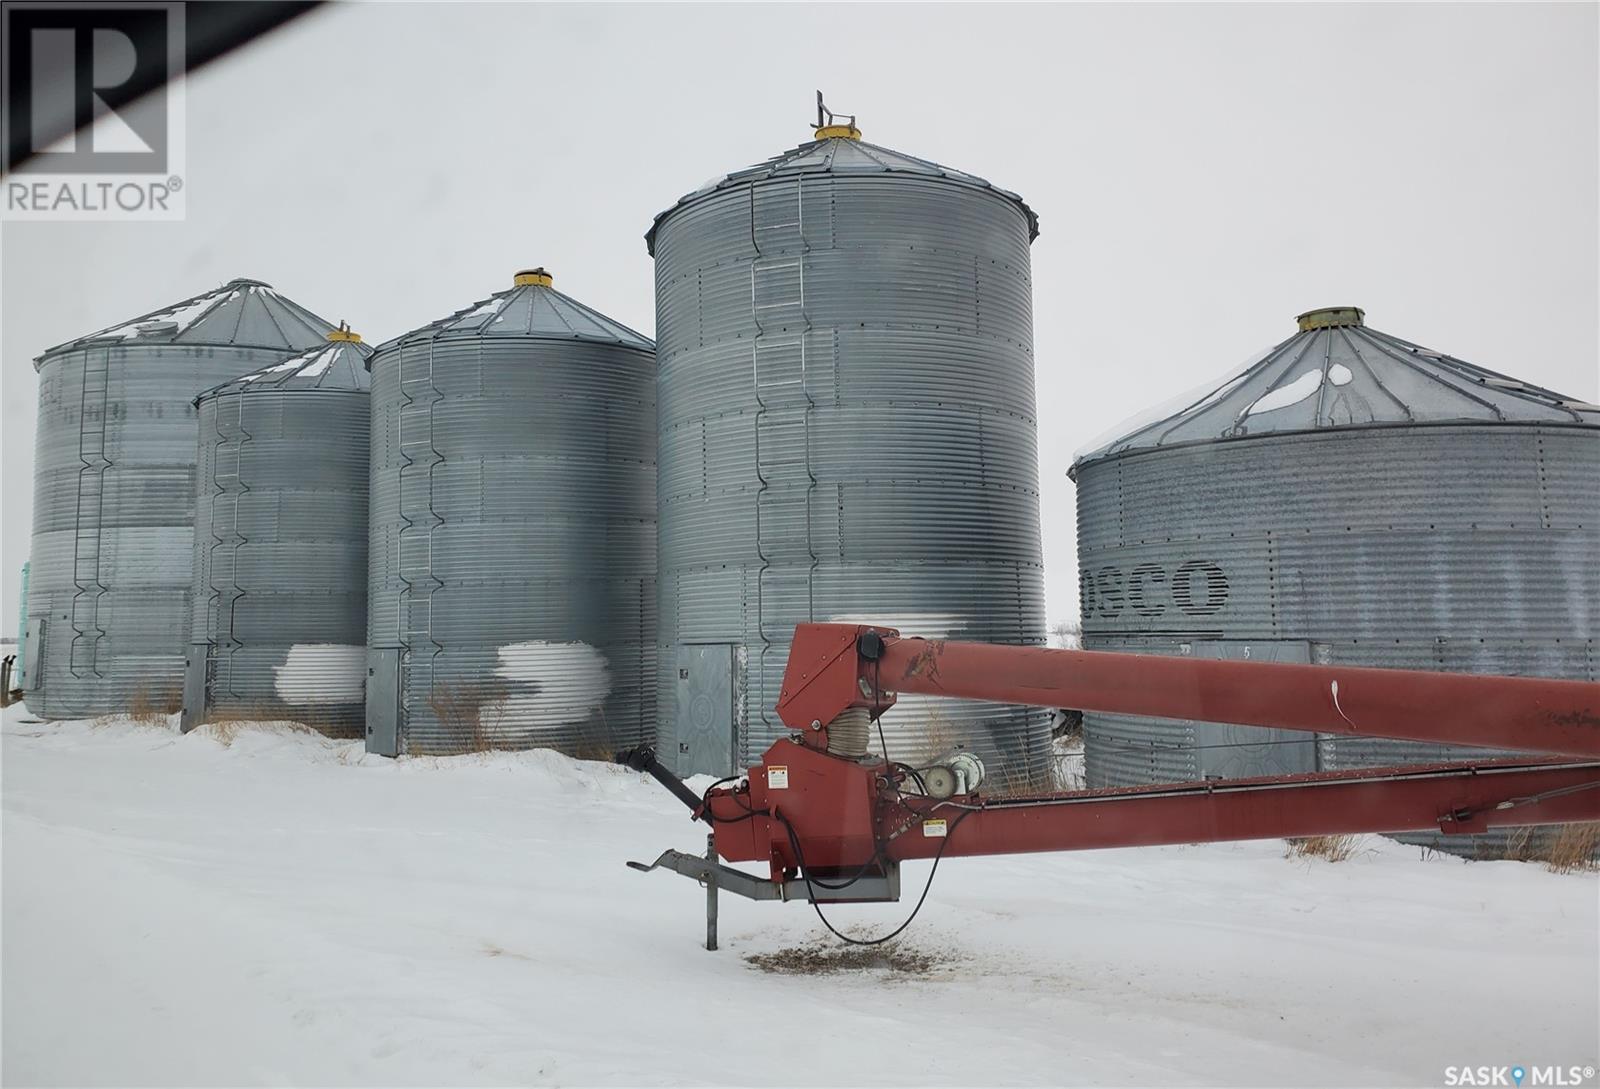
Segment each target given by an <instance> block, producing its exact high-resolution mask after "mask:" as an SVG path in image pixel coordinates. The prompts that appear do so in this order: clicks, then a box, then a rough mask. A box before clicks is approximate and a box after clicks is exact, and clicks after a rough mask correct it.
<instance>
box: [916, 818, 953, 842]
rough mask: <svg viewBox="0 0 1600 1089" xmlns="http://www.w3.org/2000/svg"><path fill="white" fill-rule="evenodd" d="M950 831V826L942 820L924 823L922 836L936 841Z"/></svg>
mask: <svg viewBox="0 0 1600 1089" xmlns="http://www.w3.org/2000/svg"><path fill="white" fill-rule="evenodd" d="M949 830H950V829H949V826H948V825H946V824H945V822H944V821H942V820H939V821H923V822H922V834H923V835H925V836H931V837H932V838H934V839H939V838H941V837H942V836H943V835H944V834H945V833H946V832H948V831H949Z"/></svg>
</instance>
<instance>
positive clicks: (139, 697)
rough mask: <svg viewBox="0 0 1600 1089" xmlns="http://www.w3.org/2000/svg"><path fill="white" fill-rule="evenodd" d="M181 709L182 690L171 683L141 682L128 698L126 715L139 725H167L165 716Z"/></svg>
mask: <svg viewBox="0 0 1600 1089" xmlns="http://www.w3.org/2000/svg"><path fill="white" fill-rule="evenodd" d="M181 710H183V690H182V689H181V688H176V687H173V686H171V685H159V686H155V687H152V686H150V685H149V684H144V683H141V684H139V685H138V686H136V687H135V688H134V690H133V695H132V696H131V697H130V698H129V700H128V715H127V717H128V718H129V719H130V720H132V721H133V722H136V723H138V724H139V725H141V726H162V727H165V726H166V725H167V716H168V715H170V714H173V713H175V712H177V711H181Z"/></svg>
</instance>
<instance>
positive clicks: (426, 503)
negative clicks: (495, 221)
mask: <svg viewBox="0 0 1600 1089" xmlns="http://www.w3.org/2000/svg"><path fill="white" fill-rule="evenodd" d="M540 276H541V277H542V278H537V277H531V274H519V277H518V282H519V285H520V286H519V287H518V288H516V289H514V290H513V291H511V292H509V293H502V294H501V295H498V296H496V297H495V298H494V299H491V300H489V302H487V303H484V304H481V305H479V306H478V307H477V308H475V309H470V310H467V311H463V312H462V313H461V314H458V315H456V316H455V317H454V318H452V319H446V320H445V321H443V322H438V323H435V324H434V325H432V326H428V327H426V328H424V329H421V330H418V331H416V332H415V333H411V334H407V335H406V336H404V337H401V338H399V339H397V340H395V341H392V342H390V343H389V344H386V345H383V346H381V347H380V348H379V350H378V353H377V354H376V355H375V356H374V357H373V359H372V361H371V362H372V412H373V416H372V445H371V449H372V459H371V480H372V492H371V502H372V513H371V548H370V578H369V585H370V595H369V606H368V607H369V617H370V621H369V641H370V645H371V648H372V649H371V659H370V661H371V666H370V670H369V677H368V715H367V725H368V747H369V749H371V750H372V751H375V752H381V753H386V754H394V753H400V752H413V753H421V752H460V751H464V750H470V749H476V748H488V747H504V748H526V747H534V746H551V747H557V748H560V749H562V750H564V751H567V752H569V753H576V754H579V755H587V756H602V755H605V756H609V754H610V753H611V752H612V751H613V750H615V749H617V748H620V747H623V746H626V745H633V744H637V743H640V742H642V741H645V740H647V739H649V738H650V737H651V736H652V734H653V727H654V714H655V712H654V689H653V686H652V685H651V683H650V678H651V677H652V676H653V674H654V670H655V653H654V651H655V597H656V592H655V360H654V356H653V353H652V351H651V347H652V346H651V343H650V341H649V340H648V339H646V338H643V337H640V336H639V335H638V334H636V333H633V332H632V331H631V330H626V329H624V328H623V327H621V326H619V325H616V324H615V323H611V322H609V320H608V319H604V318H601V317H600V316H599V315H597V314H595V313H594V312H593V311H590V310H588V309H587V308H585V307H582V306H581V304H578V303H576V302H574V301H573V300H571V299H569V298H567V297H566V296H563V295H561V294H560V293H558V292H556V291H554V290H552V289H551V288H550V287H549V286H548V282H549V281H548V277H547V276H543V274H542V273H541V274H540ZM530 278H531V279H532V282H531V283H524V282H523V281H524V280H528V279H530ZM574 328H576V329H578V330H579V331H580V332H579V334H575V333H574V331H573V329H574ZM558 330H559V331H558Z"/></svg>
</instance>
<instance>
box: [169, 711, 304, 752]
mask: <svg viewBox="0 0 1600 1089" xmlns="http://www.w3.org/2000/svg"><path fill="white" fill-rule="evenodd" d="M249 731H256V732H259V733H267V734H316V732H317V731H315V730H313V729H312V728H311V727H309V726H307V725H306V724H305V723H303V722H290V721H288V720H287V719H282V718H235V717H233V716H231V715H230V716H228V717H214V718H208V719H207V720H206V721H205V722H202V723H201V724H200V725H199V726H196V727H195V728H194V730H193V731H191V732H193V733H196V734H200V735H202V736H204V737H209V738H210V739H211V740H213V741H215V742H217V744H219V745H221V746H222V747H223V748H227V747H228V746H230V745H232V744H233V743H234V741H236V740H238V737H239V735H240V734H242V733H246V732H249Z"/></svg>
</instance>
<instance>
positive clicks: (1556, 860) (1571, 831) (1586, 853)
mask: <svg viewBox="0 0 1600 1089" xmlns="http://www.w3.org/2000/svg"><path fill="white" fill-rule="evenodd" d="M1478 859H1479V860H1480V861H1498V860H1507V861H1511V862H1542V863H1544V866H1545V869H1547V870H1549V871H1550V872H1551V873H1593V872H1596V871H1600V822H1594V821H1585V822H1582V823H1578V824H1556V825H1544V826H1534V825H1524V826H1522V827H1518V828H1512V829H1508V830H1507V833H1506V838H1505V842H1504V844H1503V845H1502V844H1488V845H1485V846H1484V847H1482V848H1481V849H1480V850H1479V852H1478Z"/></svg>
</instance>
